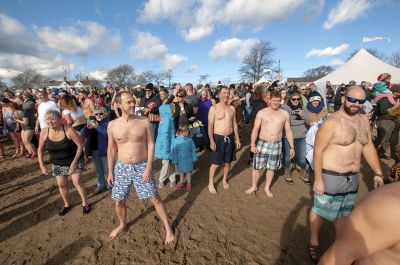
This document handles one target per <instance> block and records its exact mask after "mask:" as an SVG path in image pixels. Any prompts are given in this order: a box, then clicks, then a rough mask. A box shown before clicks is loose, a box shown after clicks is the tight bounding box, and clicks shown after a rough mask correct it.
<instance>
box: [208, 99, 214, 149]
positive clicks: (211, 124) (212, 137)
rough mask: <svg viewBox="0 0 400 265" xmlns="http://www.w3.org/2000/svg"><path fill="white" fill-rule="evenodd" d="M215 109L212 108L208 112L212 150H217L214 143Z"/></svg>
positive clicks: (209, 137)
mask: <svg viewBox="0 0 400 265" xmlns="http://www.w3.org/2000/svg"><path fill="white" fill-rule="evenodd" d="M214 111H215V107H214V106H212V107H211V108H210V111H209V112H208V139H210V148H211V149H212V150H214V151H215V150H216V146H215V142H214V119H215V112H214Z"/></svg>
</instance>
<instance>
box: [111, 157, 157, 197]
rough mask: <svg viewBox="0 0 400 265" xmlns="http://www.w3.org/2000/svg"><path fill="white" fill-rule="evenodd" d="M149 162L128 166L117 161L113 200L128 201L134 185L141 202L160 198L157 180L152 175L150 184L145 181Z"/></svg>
mask: <svg viewBox="0 0 400 265" xmlns="http://www.w3.org/2000/svg"><path fill="white" fill-rule="evenodd" d="M146 166H147V161H143V162H140V163H136V164H126V163H124V162H121V161H119V160H118V161H117V162H116V163H115V166H114V187H113V189H112V193H111V198H113V199H114V200H116V201H123V200H127V199H128V197H129V192H130V189H131V186H132V184H133V185H134V186H135V190H136V194H137V196H138V197H139V199H140V200H143V199H147V198H151V197H155V196H158V191H157V185H156V180H155V178H154V176H153V174H152V175H151V178H150V181H149V182H144V181H143V174H144V171H145V170H146Z"/></svg>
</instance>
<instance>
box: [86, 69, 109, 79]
mask: <svg viewBox="0 0 400 265" xmlns="http://www.w3.org/2000/svg"><path fill="white" fill-rule="evenodd" d="M89 77H92V78H94V79H97V80H100V81H104V80H105V79H106V77H107V71H102V70H96V71H93V72H91V73H89Z"/></svg>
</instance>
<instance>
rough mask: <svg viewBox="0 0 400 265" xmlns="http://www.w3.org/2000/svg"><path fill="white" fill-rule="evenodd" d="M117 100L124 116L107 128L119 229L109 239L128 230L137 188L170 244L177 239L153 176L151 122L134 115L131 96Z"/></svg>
mask: <svg viewBox="0 0 400 265" xmlns="http://www.w3.org/2000/svg"><path fill="white" fill-rule="evenodd" d="M115 100H116V102H117V104H118V107H119V108H120V109H121V110H122V116H121V117H120V118H118V119H116V120H113V121H111V122H110V123H109V125H108V149H107V154H108V157H107V159H108V168H109V175H108V178H107V182H108V184H109V185H110V186H113V189H112V195H111V197H112V198H113V199H114V200H115V206H116V210H117V216H118V219H119V221H120V225H119V226H118V227H117V228H115V229H114V230H113V231H112V232H111V234H110V236H109V239H110V240H112V239H114V238H115V237H116V236H117V235H118V234H119V233H121V232H122V231H123V230H124V229H125V228H126V200H127V199H128V196H129V191H130V188H131V186H132V185H134V187H135V190H136V194H137V195H138V197H139V199H141V200H142V199H148V198H150V201H151V202H152V203H153V204H154V207H155V208H156V211H157V214H158V215H159V217H160V219H161V221H162V222H163V223H164V227H165V231H166V236H165V244H166V245H168V244H171V243H172V242H173V241H174V240H175V237H174V234H173V232H172V228H171V225H170V223H169V220H168V216H167V210H166V209H165V206H164V204H163V202H162V201H161V199H160V197H159V196H158V192H157V185H156V181H155V179H154V176H153V174H152V168H151V167H152V163H153V155H154V139H153V133H152V129H151V125H150V122H149V121H148V120H147V118H146V117H140V116H136V115H134V113H135V100H134V98H133V96H132V94H130V93H129V92H125V91H124V92H120V93H118V95H117V96H116V99H115ZM132 128H134V130H133V129H132ZM117 154H118V159H116V155H117Z"/></svg>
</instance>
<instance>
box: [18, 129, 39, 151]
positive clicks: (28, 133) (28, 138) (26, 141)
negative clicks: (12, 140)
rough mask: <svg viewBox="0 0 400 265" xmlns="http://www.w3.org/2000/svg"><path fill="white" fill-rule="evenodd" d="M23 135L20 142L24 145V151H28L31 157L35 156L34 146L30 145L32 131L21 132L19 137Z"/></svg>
mask: <svg viewBox="0 0 400 265" xmlns="http://www.w3.org/2000/svg"><path fill="white" fill-rule="evenodd" d="M22 133H23V139H22V142H23V143H24V145H25V148H26V150H27V151H28V153H29V154H31V156H34V155H36V150H35V146H34V145H33V143H32V138H33V133H34V131H33V130H25V131H22V132H21V136H22Z"/></svg>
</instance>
